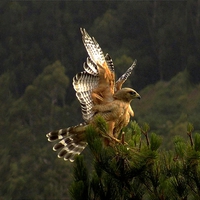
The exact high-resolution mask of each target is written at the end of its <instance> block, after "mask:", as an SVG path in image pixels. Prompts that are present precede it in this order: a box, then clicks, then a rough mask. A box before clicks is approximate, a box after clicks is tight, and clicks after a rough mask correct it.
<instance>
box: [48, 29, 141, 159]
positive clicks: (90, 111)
mask: <svg viewBox="0 0 200 200" xmlns="http://www.w3.org/2000/svg"><path fill="white" fill-rule="evenodd" d="M80 31H81V34H82V40H83V44H84V46H85V48H86V51H87V53H88V57H87V59H86V62H84V64H83V68H84V71H82V72H80V73H78V74H76V76H75V77H74V78H73V87H74V89H75V91H76V97H77V99H78V100H79V102H80V105H81V110H82V116H83V119H84V123H81V124H79V125H77V126H72V127H69V128H65V129H60V130H56V131H52V132H50V133H48V134H47V135H46V136H47V138H48V141H50V142H54V141H59V142H58V143H56V144H55V145H54V146H53V150H54V151H58V150H59V153H58V157H59V158H64V160H69V161H71V162H73V161H74V159H75V156H76V155H79V154H80V153H81V152H82V151H83V150H84V148H85V147H86V146H87V142H86V140H85V136H84V135H85V131H86V128H87V127H88V125H90V124H93V123H94V121H95V118H96V116H101V117H102V118H103V119H104V120H105V121H106V123H107V126H108V133H107V134H108V136H109V137H110V138H111V139H112V140H114V141H116V142H120V141H119V140H118V139H117V136H118V134H119V133H120V131H121V130H122V128H123V127H125V126H127V124H128V123H129V120H130V116H134V112H133V110H132V108H131V106H130V103H131V101H132V100H133V99H135V98H138V99H140V98H141V97H140V95H139V94H138V93H137V92H136V91H135V90H133V89H131V88H122V85H123V83H124V82H125V81H126V80H127V78H128V77H129V76H130V74H131V72H132V70H133V68H134V67H135V65H136V60H135V61H134V62H133V64H132V65H131V67H129V68H128V70H127V71H126V72H125V73H124V74H123V75H122V76H121V77H120V78H119V79H118V80H117V81H115V70H114V64H113V61H112V59H111V57H110V56H109V54H106V55H104V54H103V51H102V49H101V47H100V46H99V44H98V43H97V41H96V40H95V38H94V37H90V36H89V34H88V33H87V32H86V30H85V29H83V28H80Z"/></svg>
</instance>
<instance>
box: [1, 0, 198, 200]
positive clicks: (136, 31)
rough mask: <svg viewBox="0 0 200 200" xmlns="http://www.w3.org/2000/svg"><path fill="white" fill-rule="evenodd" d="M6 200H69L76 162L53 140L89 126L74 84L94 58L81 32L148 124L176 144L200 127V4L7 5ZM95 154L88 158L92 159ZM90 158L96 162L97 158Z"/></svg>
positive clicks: (3, 110)
mask: <svg viewBox="0 0 200 200" xmlns="http://www.w3.org/2000/svg"><path fill="white" fill-rule="evenodd" d="M0 27H1V28H0V38H1V40H0V134H1V136H0V160H1V165H0V177H1V180H0V188H1V189H0V199H2V200H4V199H37V200H38V199H67V198H68V187H69V184H70V182H71V179H72V172H71V171H72V170H71V169H72V166H73V165H72V164H71V163H67V162H64V161H63V160H60V159H58V158H56V154H55V153H53V151H52V149H51V148H52V144H49V143H48V142H47V140H46V137H45V134H46V133H48V132H49V131H51V130H53V129H58V128H61V127H62V128H64V127H68V126H72V125H76V124H77V123H79V122H81V120H82V118H81V112H80V105H79V103H78V101H77V99H76V97H75V92H74V90H73V88H72V78H73V76H74V75H75V74H76V73H78V72H80V71H81V70H82V69H83V68H82V64H83V62H84V61H85V59H86V56H87V54H86V51H85V49H84V46H83V44H82V40H81V34H80V31H79V29H80V27H83V28H86V30H87V31H88V33H89V34H90V35H91V36H94V37H95V39H96V40H97V41H98V43H99V44H100V46H101V48H102V49H103V51H104V53H107V52H108V53H109V54H110V55H111V57H112V59H113V61H114V64H115V70H116V74H117V76H120V75H121V74H122V73H124V72H125V71H126V69H127V68H128V67H129V66H130V65H131V64H132V62H133V60H134V59H137V66H136V68H135V70H134V73H133V75H131V77H130V78H129V80H128V81H127V83H126V85H128V86H129V87H133V88H134V89H136V90H137V91H138V92H139V93H140V94H141V96H142V99H141V101H140V102H139V101H138V102H136V101H134V102H133V109H134V110H135V118H134V120H136V121H137V122H138V123H141V124H142V123H144V122H147V123H149V125H150V127H151V129H152V130H153V131H155V132H156V133H158V134H160V135H161V136H163V137H164V138H167V141H168V142H166V143H165V147H166V148H170V142H169V141H170V138H171V137H173V136H174V135H176V134H181V135H184V134H185V133H184V130H185V132H186V125H187V123H188V121H190V122H191V123H193V124H194V126H195V127H196V129H198V130H199V129H200V125H199V121H198V119H199V117H200V114H199V111H200V103H199V102H200V101H199V100H200V92H199V89H200V85H199V82H200V75H199V74H200V66H199V60H200V57H199V55H200V34H199V32H200V1H199V0H188V1H157V0H153V1H144V2H140V1H10V2H8V1H1V2H0ZM87 153H89V152H87V150H86V152H85V154H87ZM88 157H89V155H88Z"/></svg>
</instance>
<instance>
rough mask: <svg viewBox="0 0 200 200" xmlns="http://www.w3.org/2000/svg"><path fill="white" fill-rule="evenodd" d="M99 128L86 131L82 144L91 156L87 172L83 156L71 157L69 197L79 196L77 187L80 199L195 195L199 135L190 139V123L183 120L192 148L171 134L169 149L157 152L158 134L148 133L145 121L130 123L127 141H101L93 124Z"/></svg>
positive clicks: (199, 165) (199, 174) (197, 192)
mask: <svg viewBox="0 0 200 200" xmlns="http://www.w3.org/2000/svg"><path fill="white" fill-rule="evenodd" d="M98 120H99V119H98ZM103 126H105V124H101V125H100V124H99V127H97V129H94V128H93V127H89V128H88V130H87V141H88V145H89V147H90V150H91V151H92V154H93V155H94V160H93V171H92V173H88V171H87V169H86V166H85V165H84V164H83V157H77V160H76V165H75V167H74V169H75V171H74V182H73V183H72V186H71V188H72V189H73V190H72V191H73V192H72V193H71V196H72V198H73V199H80V198H81V196H79V195H78V194H77V193H78V191H80V193H82V192H83V191H84V193H85V194H87V195H88V196H87V195H85V196H86V197H87V198H86V199H141V200H143V199H144V200H145V199H153V200H155V199H159V200H163V199H166V200H167V199H170V200H171V199H174V200H175V199H198V198H200V190H199V184H200V151H199V146H198V144H199V140H200V134H198V133H196V134H195V136H194V138H193V136H192V133H193V130H194V129H193V125H192V124H190V123H189V124H188V131H190V133H191V137H190V136H189V135H188V140H189V141H191V139H192V141H193V139H194V148H193V143H191V142H189V143H188V142H187V141H186V140H185V139H183V138H181V137H178V136H177V137H175V138H174V147H175V149H174V151H166V150H161V148H160V146H161V141H162V139H161V137H160V136H158V135H156V134H155V133H149V131H150V127H149V125H148V124H146V123H145V124H144V125H143V126H142V127H139V125H138V124H137V123H136V122H132V123H131V126H130V127H131V128H128V129H127V132H126V135H125V137H126V138H128V140H129V141H127V142H128V143H125V144H112V145H111V146H107V145H106V144H105V145H102V141H103V140H104V139H105V136H104V135H101V132H99V130H100V129H99V128H102V127H103ZM141 133H142V134H141ZM143 135H144V137H143ZM149 135H150V136H149ZM135 136H136V137H135ZM139 136H140V139H138V137H139ZM149 138H150V139H149ZM131 140H133V141H132V142H131ZM137 143H138V144H137ZM100 144H101V145H100ZM133 144H134V145H133ZM195 146H198V148H196V147H195ZM77 177H78V178H77Z"/></svg>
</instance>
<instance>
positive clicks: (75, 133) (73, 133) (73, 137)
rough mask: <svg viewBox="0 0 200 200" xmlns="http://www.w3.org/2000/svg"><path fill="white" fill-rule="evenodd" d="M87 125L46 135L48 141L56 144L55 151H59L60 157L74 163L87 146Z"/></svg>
mask: <svg viewBox="0 0 200 200" xmlns="http://www.w3.org/2000/svg"><path fill="white" fill-rule="evenodd" d="M86 127H87V125H86V124H79V125H77V126H72V127H69V128H66V129H60V130H56V131H52V132H50V133H48V134H46V137H47V138H48V141H50V142H55V141H58V140H60V141H59V142H58V143H56V144H55V145H54V146H53V150H54V151H59V153H58V157H59V158H64V160H69V161H70V162H73V161H74V159H75V156H76V155H79V154H80V153H81V152H82V151H83V150H84V149H85V147H86V146H87V142H86V141H85V129H86Z"/></svg>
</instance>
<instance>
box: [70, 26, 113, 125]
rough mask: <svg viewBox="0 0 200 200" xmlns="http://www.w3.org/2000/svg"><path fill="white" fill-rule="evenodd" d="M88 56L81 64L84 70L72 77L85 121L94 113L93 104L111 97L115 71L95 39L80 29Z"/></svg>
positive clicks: (103, 101) (109, 59) (108, 99)
mask: <svg viewBox="0 0 200 200" xmlns="http://www.w3.org/2000/svg"><path fill="white" fill-rule="evenodd" d="M80 30H81V33H82V40H83V44H84V46H85V48H86V50H87V52H88V56H89V57H88V58H87V60H86V62H85V63H84V64H83V68H84V70H85V71H83V72H81V73H79V74H77V75H76V76H75V77H74V78H73V86H74V89H75V91H76V96H77V98H78V100H79V102H80V104H81V109H82V115H83V119H84V120H85V121H86V122H87V121H89V120H90V118H91V117H92V116H93V115H94V111H93V110H92V108H93V106H94V105H97V104H104V103H105V102H109V101H111V100H112V99H113V94H114V85H115V73H114V65H113V62H112V59H111V57H110V56H109V55H108V54H106V55H105V56H104V54H103V51H102V49H101V47H100V46H99V44H98V43H97V41H96V40H95V39H94V38H92V37H90V36H89V34H88V33H87V32H86V30H85V29H82V28H81V29H80Z"/></svg>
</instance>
